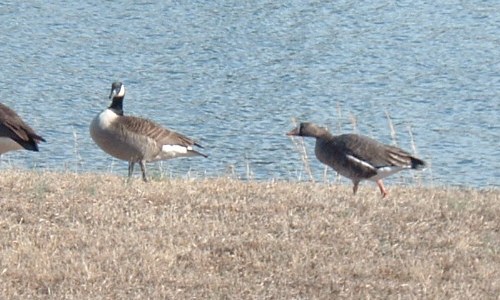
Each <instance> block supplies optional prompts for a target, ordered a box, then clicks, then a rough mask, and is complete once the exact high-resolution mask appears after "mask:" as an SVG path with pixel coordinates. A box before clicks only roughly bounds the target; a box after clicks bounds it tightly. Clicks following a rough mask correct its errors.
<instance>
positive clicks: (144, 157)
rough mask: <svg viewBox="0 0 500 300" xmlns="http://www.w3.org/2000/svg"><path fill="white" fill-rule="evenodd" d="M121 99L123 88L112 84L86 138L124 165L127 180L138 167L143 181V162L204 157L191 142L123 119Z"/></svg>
mask: <svg viewBox="0 0 500 300" xmlns="http://www.w3.org/2000/svg"><path fill="white" fill-rule="evenodd" d="M124 97H125V86H124V85H123V84H122V83H121V82H114V83H113V84H112V85H111V93H110V95H109V98H110V99H111V105H110V106H109V107H108V108H107V109H105V110H103V111H102V112H101V113H99V114H98V115H97V116H96V117H95V118H94V119H93V120H92V123H91V124H90V135H91V137H92V139H93V140H94V142H95V143H96V144H97V145H98V146H99V147H100V148H101V149H102V150H104V152H106V153H108V154H109V155H111V156H113V157H116V158H118V159H121V160H126V161H128V163H129V165H128V176H129V178H130V177H131V176H132V173H133V171H134V164H135V163H139V165H140V166H141V171H142V179H143V180H144V181H147V177H146V166H145V163H146V162H151V161H157V160H166V159H170V158H177V157H189V156H197V155H200V156H204V157H207V155H205V154H203V153H200V152H198V151H196V150H194V149H193V147H194V146H197V147H200V148H203V147H201V145H200V144H198V143H197V142H195V141H194V140H192V139H190V138H188V137H186V136H184V135H182V134H179V133H176V132H174V131H171V130H169V129H166V128H163V127H162V126H161V125H159V124H157V123H155V122H153V121H151V120H148V119H143V118H139V117H133V116H125V115H124V114H123V98H124Z"/></svg>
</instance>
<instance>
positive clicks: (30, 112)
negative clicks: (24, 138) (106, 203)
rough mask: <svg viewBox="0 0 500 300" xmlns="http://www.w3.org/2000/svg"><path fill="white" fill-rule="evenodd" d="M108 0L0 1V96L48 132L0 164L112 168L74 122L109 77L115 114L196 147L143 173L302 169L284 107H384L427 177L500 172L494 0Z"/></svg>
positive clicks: (333, 124)
mask: <svg viewBox="0 0 500 300" xmlns="http://www.w3.org/2000/svg"><path fill="white" fill-rule="evenodd" d="M120 2H121V3H119V2H118V1H78V2H69V3H68V2H66V1H45V0H44V1H28V2H26V3H25V2H19V1H7V2H5V1H4V2H2V3H1V4H0V28H1V29H2V30H1V33H0V39H1V42H0V66H1V67H2V70H1V71H0V97H1V98H0V99H1V100H0V101H1V102H3V103H4V104H6V105H8V106H10V107H11V108H13V109H15V110H16V111H17V112H18V113H19V114H20V115H21V116H22V117H23V118H24V119H25V120H27V121H28V123H29V124H31V125H32V126H33V127H34V128H36V130H37V131H38V132H39V133H40V134H42V135H43V136H44V137H45V138H46V139H47V140H48V142H47V143H45V144H43V145H41V152H39V153H31V152H26V151H23V152H21V151H19V152H15V153H9V154H6V155H4V156H3V157H2V163H1V165H0V167H1V168H8V167H9V166H14V167H20V168H27V169H33V168H37V169H42V170H70V171H76V172H113V173H116V174H122V175H123V176H126V167H127V164H126V163H125V162H121V161H117V160H114V159H112V158H110V157H109V156H107V155H106V154H104V153H103V152H102V151H101V150H100V149H99V148H97V146H95V145H94V143H93V142H92V140H91V139H90V136H89V133H88V125H89V123H90V121H91V120H92V118H93V117H94V116H95V115H96V114H97V113H98V112H99V111H100V110H102V109H104V108H105V107H106V106H107V105H108V104H109V100H108V99H107V96H108V94H109V89H110V86H111V83H112V82H113V81H115V80H121V81H123V82H124V83H125V85H126V87H127V96H126V98H125V112H126V113H129V114H133V115H139V116H147V117H148V118H151V119H154V120H155V121H157V122H159V123H161V124H163V125H165V126H167V127H169V128H172V129H175V130H177V131H179V132H182V133H184V134H186V135H188V136H190V137H193V138H195V139H197V140H199V141H200V142H201V143H202V144H203V145H205V149H204V152H206V153H207V154H209V155H210V158H209V159H202V158H189V159H181V160H171V161H168V162H163V163H161V164H150V167H149V169H150V170H151V172H152V173H156V174H158V173H160V172H161V174H163V175H164V176H167V177H170V176H175V177H178V176H180V177H182V176H193V177H212V176H213V177H215V176H234V177H238V178H243V179H247V178H252V179H256V180H270V179H273V178H274V179H282V180H302V179H307V178H308V177H307V174H306V173H305V171H304V167H303V164H302V161H301V158H300V154H299V153H298V152H297V150H296V149H295V147H294V144H293V143H292V141H291V140H290V139H289V138H288V137H286V136H285V133H286V132H287V131H288V130H290V129H291V128H292V127H293V124H292V118H296V119H298V120H299V121H306V120H307V121H314V122H316V123H319V124H322V125H326V126H328V127H329V128H330V129H331V130H332V131H333V132H335V133H339V132H352V131H355V132H358V133H363V134H366V135H369V136H372V137H374V138H376V139H378V140H380V141H383V142H386V143H392V142H393V139H392V138H391V133H390V129H389V123H388V119H387V115H386V114H389V115H390V118H391V120H392V122H393V124H394V128H395V130H396V133H397V136H396V139H397V143H398V145H399V146H401V147H403V148H405V149H407V150H410V151H412V142H411V141H412V139H413V141H414V143H415V145H416V149H417V151H418V155H419V156H420V157H422V158H423V159H425V160H427V161H428V162H429V163H430V164H431V166H430V168H429V169H428V170H427V171H426V172H424V173H422V174H421V177H420V180H421V181H422V182H424V183H425V184H431V185H464V186H472V187H487V186H497V187H498V186H499V185H500V179H499V178H500V162H499V161H500V160H499V157H500V147H499V146H500V144H499V142H498V141H499V138H500V125H499V124H500V122H499V115H500V59H499V57H500V2H498V1H479V0H471V1H458V0H444V1H438V2H436V1H310V2H304V1H289V2H287V3H272V2H267V1H120ZM156 2H158V3H156ZM305 142H306V148H307V149H308V154H309V156H310V161H311V167H312V169H313V171H314V176H315V178H316V180H323V171H324V168H323V166H321V165H320V164H319V163H318V162H317V161H316V160H315V159H314V158H312V156H313V152H312V148H313V144H314V141H313V140H305ZM328 176H329V180H334V179H335V176H334V174H333V172H329V173H328ZM393 180H395V181H405V180H410V181H411V174H410V173H408V174H406V175H403V177H401V176H399V177H398V176H395V177H394V179H393Z"/></svg>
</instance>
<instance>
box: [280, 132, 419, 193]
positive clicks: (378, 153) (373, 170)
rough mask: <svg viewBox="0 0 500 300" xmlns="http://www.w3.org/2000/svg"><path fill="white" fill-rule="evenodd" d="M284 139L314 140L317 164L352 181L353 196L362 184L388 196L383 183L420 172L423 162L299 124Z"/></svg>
mask: <svg viewBox="0 0 500 300" xmlns="http://www.w3.org/2000/svg"><path fill="white" fill-rule="evenodd" d="M287 135H291V136H308V137H314V138H316V146H315V149H314V152H315V154H316V157H317V158H318V160H319V161H321V162H322V163H324V164H325V165H328V166H330V167H332V168H333V169H334V170H335V171H337V172H338V173H339V174H340V175H342V176H345V177H347V178H349V179H351V180H352V182H353V184H354V187H353V192H354V194H356V191H357V190H358V185H359V182H360V181H361V180H372V181H375V182H376V183H377V185H378V187H379V188H380V192H381V193H382V197H385V196H387V194H388V192H387V190H386V189H385V188H384V184H383V182H382V179H383V178H385V177H387V176H389V175H392V174H394V173H396V172H399V171H401V170H405V169H417V170H420V169H423V168H424V167H425V162H424V161H423V160H421V159H418V158H416V157H414V156H412V155H411V154H410V153H408V152H406V151H404V150H401V149H399V148H397V147H394V146H390V145H385V144H382V143H380V142H377V141H376V140H374V139H371V138H369V137H366V136H362V135H358V134H342V135H338V136H334V135H332V134H331V133H330V132H328V130H326V128H323V127H319V126H317V125H315V124H313V123H301V124H300V126H299V127H297V128H295V129H293V130H292V131H290V132H289V133H287Z"/></svg>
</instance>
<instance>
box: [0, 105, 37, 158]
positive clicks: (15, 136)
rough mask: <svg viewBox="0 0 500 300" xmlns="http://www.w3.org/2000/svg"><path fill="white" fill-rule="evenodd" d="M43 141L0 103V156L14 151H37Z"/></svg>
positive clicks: (15, 114) (13, 112)
mask: <svg viewBox="0 0 500 300" xmlns="http://www.w3.org/2000/svg"><path fill="white" fill-rule="evenodd" d="M40 142H45V139H44V138H43V137H41V136H39V135H38V134H36V133H35V131H34V130H33V129H32V128H31V127H30V126H29V125H28V124H26V123H25V122H24V121H23V120H22V119H21V117H19V116H18V115H17V113H16V112H15V111H13V110H12V109H10V108H9V107H7V106H5V105H3V104H2V103H0V155H1V154H3V153H5V152H8V151H14V150H20V149H26V150H30V151H38V143H40Z"/></svg>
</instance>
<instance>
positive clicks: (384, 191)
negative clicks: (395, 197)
mask: <svg viewBox="0 0 500 300" xmlns="http://www.w3.org/2000/svg"><path fill="white" fill-rule="evenodd" d="M377 185H378V187H379V189H380V192H381V193H382V198H385V197H386V196H387V195H389V193H388V192H387V190H386V189H385V187H384V182H382V179H379V180H377Z"/></svg>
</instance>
